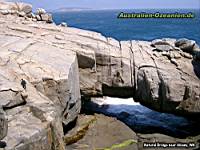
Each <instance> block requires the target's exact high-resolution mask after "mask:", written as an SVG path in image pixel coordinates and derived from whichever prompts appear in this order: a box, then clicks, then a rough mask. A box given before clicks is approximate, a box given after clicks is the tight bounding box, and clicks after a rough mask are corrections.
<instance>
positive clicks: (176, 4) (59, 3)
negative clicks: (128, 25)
mask: <svg viewBox="0 0 200 150" xmlns="http://www.w3.org/2000/svg"><path fill="white" fill-rule="evenodd" d="M10 1H22V2H27V3H31V4H32V5H33V8H34V9H36V8H40V7H41V8H45V9H46V10H56V9H59V8H67V7H81V8H92V9H133V8H136V9H137V8H200V0H10Z"/></svg>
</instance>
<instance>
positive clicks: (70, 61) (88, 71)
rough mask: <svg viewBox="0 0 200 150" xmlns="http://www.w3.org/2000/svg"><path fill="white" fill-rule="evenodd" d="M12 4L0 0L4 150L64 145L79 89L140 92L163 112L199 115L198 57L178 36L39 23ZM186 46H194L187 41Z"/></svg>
mask: <svg viewBox="0 0 200 150" xmlns="http://www.w3.org/2000/svg"><path fill="white" fill-rule="evenodd" d="M7 4H8V3H6V5H4V4H3V3H0V9H1V11H0V49H1V50H0V98H1V100H0V105H1V106H2V107H3V109H4V110H5V112H6V117H8V132H7V135H6V137H5V138H4V140H5V141H6V142H7V147H6V150H11V149H14V148H16V149H19V150H21V149H31V150H38V149H59V150H60V149H64V143H63V139H62V137H63V131H62V123H64V124H65V125H67V124H68V123H69V122H70V121H72V120H74V119H75V118H76V117H77V115H78V113H79V111H80V107H81V104H80V90H81V94H82V95H83V96H89V97H92V96H99V95H108V96H118V97H134V98H135V99H136V100H138V101H139V102H141V103H142V104H144V105H146V106H148V107H150V108H153V109H156V110H159V111H162V112H171V113H179V114H182V115H191V114H199V112H200V105H199V102H200V90H199V89H200V80H199V70H200V69H199V66H200V65H199V60H198V57H199V56H198V55H197V56H195V57H194V58H195V59H193V56H192V55H191V54H189V53H185V52H183V51H182V50H181V49H180V48H181V47H180V48H179V47H175V45H174V43H175V41H176V40H173V39H167V40H165V42H161V43H160V42H159V44H158V45H162V44H163V43H164V46H155V44H156V42H154V45H152V43H150V42H147V41H120V42H119V41H116V40H114V39H112V38H106V37H104V36H102V35H101V34H99V33H95V32H90V31H85V30H80V29H75V28H66V27H62V26H56V25H54V24H46V22H45V21H40V22H37V19H36V16H34V14H31V15H30V14H25V15H24V14H23V15H22V14H20V15H19V14H18V15H16V14H15V13H14V12H13V11H8V12H6V13H5V10H13V8H12V9H11V8H10V7H11V5H13V3H9V5H7ZM10 4H11V5H10ZM24 5H25V4H24ZM25 6H26V5H25ZM20 7H21V6H20ZM22 8H23V7H22ZM22 10H23V9H22ZM22 10H21V9H20V11H22ZM18 11H19V10H18ZM23 11H24V12H25V13H26V11H25V10H23ZM23 11H22V12H23ZM13 13H14V14H13ZM19 16H21V17H19ZM166 42H168V43H169V44H167V45H170V49H169V48H166V46H165V45H166V44H165V43H166ZM192 44H194V43H192ZM181 46H182V47H184V48H185V47H186V46H187V51H190V52H191V50H188V47H189V46H188V45H184V44H183V45H181ZM194 47H195V46H194ZM158 49H159V50H158ZM198 49H199V48H196V47H195V50H197V51H198ZM196 53H197V52H196ZM197 54H198V53H197ZM196 58H197V59H196ZM21 79H24V80H25V81H26V90H25V89H24V88H23V87H22V86H21ZM2 127H3V126H2V124H0V128H2ZM15 131H18V132H15ZM0 136H1V137H2V138H3V137H4V133H0Z"/></svg>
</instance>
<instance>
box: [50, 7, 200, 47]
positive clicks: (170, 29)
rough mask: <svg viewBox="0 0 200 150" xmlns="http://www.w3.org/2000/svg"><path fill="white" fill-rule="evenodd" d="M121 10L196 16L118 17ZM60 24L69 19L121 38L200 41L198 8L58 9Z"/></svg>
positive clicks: (78, 26) (82, 26)
mask: <svg viewBox="0 0 200 150" xmlns="http://www.w3.org/2000/svg"><path fill="white" fill-rule="evenodd" d="M120 12H126V13H128V12H129V13H133V12H134V13H141V12H145V13H156V12H160V13H175V12H179V13H188V12H192V13H194V14H195V17H194V18H192V19H155V18H150V19H118V18H117V16H118V15H119V13H120ZM53 17H54V20H55V22H56V24H59V23H61V22H66V23H67V24H68V26H71V27H77V28H81V29H86V30H92V31H96V32H100V33H102V34H103V35H105V36H106V37H113V38H115V39H118V40H148V41H150V40H153V39H156V38H163V37H167V38H176V39H177V38H183V37H184V38H189V39H193V40H195V41H197V42H198V43H199V44H200V11H199V10H197V9H196V10H195V9H180V10H176V9H161V10H158V9H155V10H148V9H142V10H141V9H135V10H91V11H90V10H87V11H74V12H54V13H53Z"/></svg>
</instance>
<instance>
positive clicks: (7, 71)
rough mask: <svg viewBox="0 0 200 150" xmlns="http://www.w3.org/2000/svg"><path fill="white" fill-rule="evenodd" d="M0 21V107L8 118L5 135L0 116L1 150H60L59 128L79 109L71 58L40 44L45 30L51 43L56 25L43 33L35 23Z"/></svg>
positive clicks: (76, 75) (76, 74) (65, 52)
mask: <svg viewBox="0 0 200 150" xmlns="http://www.w3.org/2000/svg"><path fill="white" fill-rule="evenodd" d="M0 22H1V23H0V27H1V29H0V47H1V51H0V98H1V100H0V105H1V106H2V107H3V108H4V110H5V113H6V115H5V117H7V118H8V132H6V131H7V130H6V128H5V127H4V125H3V124H5V121H4V120H5V119H4V118H3V116H2V119H4V120H2V121H3V122H1V125H0V126H1V129H4V130H1V134H0V135H1V138H4V139H3V140H4V141H5V142H6V145H7V146H6V147H5V149H6V150H13V149H17V150H22V149H26V150H29V149H31V150H38V149H40V150H50V149H59V150H62V149H65V144H64V141H63V135H64V133H63V130H62V124H65V125H67V124H68V123H69V122H71V121H73V120H74V119H75V118H76V117H77V115H78V114H79V112H80V107H81V102H80V88H79V72H78V61H77V57H76V53H75V52H73V51H69V50H67V49H64V48H60V47H57V46H55V45H53V41H52V43H51V44H50V43H49V42H48V40H43V35H41V34H44V33H45V32H46V33H47V32H48V31H50V32H52V33H53V37H54V38H55V35H56V34H54V32H55V31H56V30H57V27H56V26H49V27H47V26H46V25H45V24H43V25H42V26H43V27H44V28H47V29H41V30H43V31H41V32H40V28H37V27H34V26H35V25H36V26H37V24H32V23H33V22H32V23H31V22H29V21H27V20H26V19H25V18H23V17H17V16H15V15H7V16H4V15H1V14H0ZM23 23H24V24H23ZM26 23H28V24H29V25H27V24H26ZM31 26H33V27H31ZM52 30H53V31H52ZM54 30H55V31H54ZM55 41H56V40H55ZM21 79H24V80H25V81H26V89H24V88H23V87H22V85H21Z"/></svg>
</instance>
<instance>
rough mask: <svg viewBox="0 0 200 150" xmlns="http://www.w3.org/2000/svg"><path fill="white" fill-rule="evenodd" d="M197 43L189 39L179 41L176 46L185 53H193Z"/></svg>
mask: <svg viewBox="0 0 200 150" xmlns="http://www.w3.org/2000/svg"><path fill="white" fill-rule="evenodd" d="M195 44H196V42H195V41H193V40H188V39H185V38H184V39H179V40H177V41H176V42H175V46H176V47H179V48H180V49H182V50H183V51H184V52H188V53H193V48H194V46H195Z"/></svg>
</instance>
